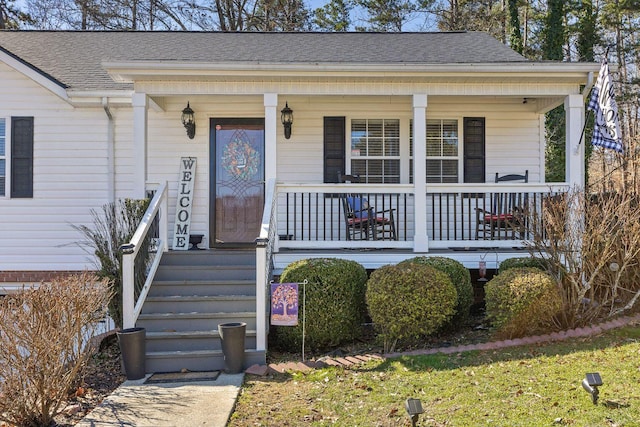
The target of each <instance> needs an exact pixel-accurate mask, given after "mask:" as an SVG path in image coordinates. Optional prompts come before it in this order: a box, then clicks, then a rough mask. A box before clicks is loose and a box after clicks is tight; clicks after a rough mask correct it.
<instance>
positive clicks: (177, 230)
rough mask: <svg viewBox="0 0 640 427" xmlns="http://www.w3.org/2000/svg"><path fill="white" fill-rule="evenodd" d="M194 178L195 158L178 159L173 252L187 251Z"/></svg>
mask: <svg viewBox="0 0 640 427" xmlns="http://www.w3.org/2000/svg"><path fill="white" fill-rule="evenodd" d="M195 178H196V158H195V157H182V158H181V159H180V176H179V177H178V197H177V198H176V224H175V227H174V232H173V250H175V251H186V250H187V249H189V230H190V229H191V205H192V204H193V183H194V181H195Z"/></svg>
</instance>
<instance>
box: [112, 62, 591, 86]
mask: <svg viewBox="0 0 640 427" xmlns="http://www.w3.org/2000/svg"><path fill="white" fill-rule="evenodd" d="M102 66H103V67H104V68H105V69H106V70H107V72H108V73H109V74H110V75H111V77H112V78H113V79H114V80H115V81H117V82H123V83H130V82H133V81H134V80H138V79H140V78H141V77H145V78H167V77H171V76H174V77H179V76H182V77H188V76H191V77H194V76H223V75H226V76H228V75H233V76H266V75H273V76H278V77H286V76H353V75H359V76H363V77H388V76H391V75H404V76H421V77H450V78H460V77H469V76H474V77H479V76H484V77H493V78H495V77H504V78H527V77H528V78H532V77H533V78H550V77H558V78H560V77H561V78H564V79H566V78H571V79H576V80H580V81H586V78H587V75H588V73H590V72H597V70H598V69H599V65H598V64H596V63H577V62H576V63H566V62H565V63H557V62H518V63H511V62H510V63H493V64H492V63H483V64H475V63H460V64H412V63H397V64H386V63H385V64H370V63H262V62H225V63H202V62H176V61H128V62H103V63H102Z"/></svg>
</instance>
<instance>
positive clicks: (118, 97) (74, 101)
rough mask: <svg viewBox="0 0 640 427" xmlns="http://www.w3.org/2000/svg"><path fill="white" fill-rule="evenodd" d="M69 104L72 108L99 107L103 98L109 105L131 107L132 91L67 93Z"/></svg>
mask: <svg viewBox="0 0 640 427" xmlns="http://www.w3.org/2000/svg"><path fill="white" fill-rule="evenodd" d="M68 95H69V103H70V104H71V105H73V106H74V107H100V106H102V101H103V99H104V98H108V99H109V105H111V106H118V105H125V106H130V105H131V96H132V95H133V91H132V90H125V91H117V90H111V91H71V90H70V91H68Z"/></svg>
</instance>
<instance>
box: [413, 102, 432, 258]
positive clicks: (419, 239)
mask: <svg viewBox="0 0 640 427" xmlns="http://www.w3.org/2000/svg"><path fill="white" fill-rule="evenodd" d="M426 113H427V94H424V93H416V94H413V188H414V193H415V194H414V198H413V200H414V201H415V207H414V212H415V235H414V236H413V251H414V252H428V251H429V237H428V236H427V184H426V182H427V180H426V176H427V115H426Z"/></svg>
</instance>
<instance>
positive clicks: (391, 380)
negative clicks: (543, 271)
mask: <svg viewBox="0 0 640 427" xmlns="http://www.w3.org/2000/svg"><path fill="white" fill-rule="evenodd" d="M587 372H599V373H600V374H601V376H602V380H603V382H604V385H603V386H602V387H600V400H599V401H598V404H597V405H593V403H592V401H591V396H590V395H589V394H588V393H587V392H586V391H584V390H583V389H582V386H581V381H582V379H583V378H584V376H585V373H587ZM409 397H413V398H418V399H420V400H421V401H422V406H423V408H424V409H425V413H424V414H422V415H421V416H420V419H419V422H418V424H417V425H419V426H477V425H491V426H555V425H560V426H562V425H572V426H640V328H638V327H627V328H623V329H618V330H615V331H610V332H607V333H606V334H602V335H598V336H596V337H591V338H586V339H575V340H569V341H563V342H559V343H558V342H556V343H550V344H547V345H532V346H521V347H512V348H508V349H503V350H499V351H483V352H479V351H472V352H466V353H461V354H451V355H442V354H438V355H432V356H413V357H402V358H398V359H388V360H386V361H383V362H375V363H374V362H369V363H368V364H364V365H360V366H358V367H357V368H355V369H341V368H333V367H332V368H325V369H318V370H315V371H313V372H311V373H308V374H301V373H296V374H292V375H275V376H269V377H265V378H259V377H254V376H247V378H246V381H245V385H244V387H243V390H242V393H241V395H240V398H239V401H238V404H237V407H236V411H235V413H234V415H233V416H232V419H231V422H230V424H229V425H230V426H261V425H262V426H298V425H310V426H324V425H327V426H328V425H333V426H410V425H411V422H410V420H409V418H408V416H407V414H406V412H405V409H404V402H405V400H406V399H407V398H409Z"/></svg>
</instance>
